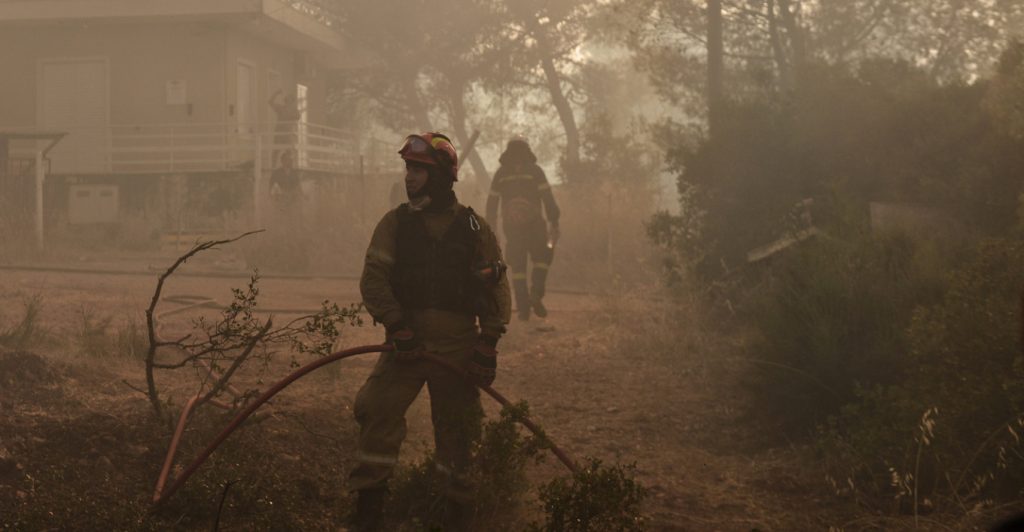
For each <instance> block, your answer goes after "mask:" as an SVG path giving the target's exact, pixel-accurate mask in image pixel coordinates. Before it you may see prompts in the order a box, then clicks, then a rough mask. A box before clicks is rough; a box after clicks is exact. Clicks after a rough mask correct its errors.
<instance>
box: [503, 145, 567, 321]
mask: <svg viewBox="0 0 1024 532" xmlns="http://www.w3.org/2000/svg"><path fill="white" fill-rule="evenodd" d="M499 161H500V162H501V166H500V167H499V168H498V171H497V172H495V174H494V180H493V181H492V182H491V193H490V195H489V196H488V197H487V220H489V221H491V222H492V223H493V222H494V220H496V219H497V215H498V205H499V203H500V205H501V224H502V230H503V231H504V233H505V252H506V254H507V259H508V266H509V270H510V275H511V277H512V289H513V291H514V292H515V296H516V309H517V311H518V315H519V319H521V320H528V319H530V311H531V309H532V310H533V313H534V314H536V315H537V317H540V318H546V317H547V315H548V310H547V308H545V307H544V291H545V288H546V284H547V278H548V269H549V268H550V267H551V261H552V260H553V259H554V257H555V243H557V242H558V237H559V230H558V215H559V211H558V205H557V204H556V203H555V197H554V195H552V193H551V185H550V184H549V183H548V179H547V177H546V176H545V175H544V170H542V169H541V168H540V166H537V157H536V156H535V155H534V154H533V151H532V150H530V145H529V144H527V142H526V140H525V139H523V138H521V137H516V138H513V139H512V140H510V141H509V143H508V145H507V147H506V148H505V152H504V153H502V154H501V158H500V159H499ZM542 205H543V210H544V211H545V212H546V214H547V222H546V223H545V220H544V214H543V213H542V212H541V206H542ZM528 262H532V264H531V266H532V279H531V283H530V284H529V285H528V284H527V282H526V281H527V279H526V274H527V263H528Z"/></svg>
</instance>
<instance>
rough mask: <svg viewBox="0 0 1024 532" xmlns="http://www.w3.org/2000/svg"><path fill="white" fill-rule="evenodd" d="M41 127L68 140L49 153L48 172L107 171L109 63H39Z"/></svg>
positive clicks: (99, 60) (56, 61)
mask: <svg viewBox="0 0 1024 532" xmlns="http://www.w3.org/2000/svg"><path fill="white" fill-rule="evenodd" d="M39 77H40V84H39V91H40V93H41V94H40V97H39V119H38V122H39V127H40V128H41V129H45V130H56V131H65V132H67V133H68V136H67V137H65V138H64V140H62V141H61V142H60V144H58V145H57V147H56V148H54V150H53V151H52V152H50V160H51V166H50V171H51V172H52V173H55V174H74V173H90V172H104V171H107V169H108V167H109V164H108V157H107V156H108V153H109V145H108V142H109V140H108V139H109V131H108V128H109V120H110V118H109V117H110V107H109V102H108V98H107V94H108V87H107V79H108V78H107V61H106V60H105V59H81V60H78V59H70V60H55V61H43V62H42V63H41V65H40V73H39Z"/></svg>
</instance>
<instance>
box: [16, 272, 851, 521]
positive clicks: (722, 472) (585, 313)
mask: <svg viewBox="0 0 1024 532" xmlns="http://www.w3.org/2000/svg"><path fill="white" fill-rule="evenodd" d="M188 268H189V266H188V265H186V267H185V269H186V271H187V270H188ZM155 281H156V273H154V274H152V275H101V274H76V273H53V272H32V271H18V270H4V271H0V330H2V329H3V328H4V327H10V326H12V325H13V324H14V323H16V322H17V320H18V319H19V318H20V316H21V314H22V313H23V304H22V303H23V301H24V300H25V298H29V297H33V296H36V297H39V298H40V301H41V302H42V313H41V317H40V319H41V323H42V325H43V326H44V327H45V328H46V330H47V332H46V336H47V339H46V341H45V342H44V343H43V344H42V345H39V346H36V347H34V348H33V349H32V351H33V352H36V353H39V354H41V355H43V360H44V361H45V364H44V367H43V369H40V370H38V371H37V372H36V373H40V372H41V373H40V376H36V377H33V375H35V373H31V372H29V373H26V372H28V369H25V368H23V367H22V366H24V365H26V364H28V363H26V362H24V360H26V359H24V358H22V359H18V360H19V361H20V362H18V364H19V366H18V367H7V368H6V370H7V372H8V374H9V375H10V376H11V378H12V379H13V380H16V381H19V382H18V383H15V384H16V385H14V384H12V383H10V382H9V383H4V382H0V526H2V527H9V528H11V529H19V528H26V527H27V526H33V527H34V525H36V524H40V523H43V524H45V525H46V526H52V527H53V528H55V529H62V528H67V527H68V526H71V527H72V528H79V529H92V528H93V527H96V526H101V525H102V524H108V525H111V526H112V527H113V528H116V529H135V528H164V527H166V526H168V525H173V526H176V527H183V528H193V527H194V528H207V529H209V519H210V516H211V515H213V513H214V511H215V508H214V507H215V506H216V501H210V500H199V499H197V497H199V495H198V493H199V492H195V493H191V492H188V491H187V490H186V492H184V494H183V497H182V499H183V501H184V502H182V503H180V505H178V506H173V507H172V509H171V510H170V511H168V512H166V513H164V514H160V515H158V516H157V517H156V518H153V517H151V516H148V515H147V514H146V509H147V507H146V503H147V501H148V499H149V497H150V496H151V493H152V486H153V482H154V481H155V479H156V475H157V472H158V471H159V467H160V462H161V460H162V458H163V454H164V452H165V450H166V443H167V442H166V434H167V429H166V427H163V426H160V425H158V424H156V423H155V422H153V421H152V420H149V418H148V417H147V409H148V404H147V402H146V400H145V398H144V397H143V396H142V395H141V394H140V393H138V392H137V391H135V390H132V389H131V387H130V386H129V384H130V385H132V386H136V387H142V386H143V385H144V379H143V372H142V365H141V362H140V361H139V360H135V359H131V358H128V357H126V356H124V355H123V354H118V353H108V354H107V355H106V356H92V357H85V356H83V355H81V354H77V352H78V351H79V348H78V346H77V345H76V340H75V338H76V334H77V333H76V330H77V329H76V328H77V327H79V324H80V323H81V321H82V316H83V314H85V315H91V316H112V317H113V318H114V319H113V321H112V323H113V324H114V326H115V327H116V326H119V325H118V324H124V323H127V321H129V320H138V321H139V322H140V323H141V320H142V310H143V309H144V308H145V307H146V306H147V305H148V303H149V299H150V297H151V296H152V291H153V288H154V286H155ZM244 282H245V279H244V278H237V279H225V278H201V277H184V276H180V277H174V278H172V279H171V280H170V281H169V283H168V285H167V288H166V291H165V294H166V295H182V294H187V295H206V296H210V297H214V298H216V299H217V300H218V301H219V302H221V303H226V302H227V301H228V299H229V297H230V288H231V287H241V286H243V284H244ZM260 286H261V294H260V306H261V307H263V308H271V309H275V310H276V312H277V318H276V319H278V320H280V319H283V318H285V317H286V316H287V315H288V314H287V313H285V312H283V310H285V309H307V310H312V309H316V308H317V307H318V306H319V302H320V301H322V300H324V299H331V300H332V301H336V302H338V303H342V304H344V303H350V302H354V301H357V300H358V287H357V284H356V283H355V282H353V281H351V280H326V279H319V280H317V279H313V280H298V279H264V280H262V281H261V283H260ZM608 305H609V303H608V299H607V298H597V297H590V296H584V295H579V294H560V293H555V294H552V295H551V296H550V297H549V300H548V306H549V308H550V309H551V316H550V317H549V319H548V320H547V323H546V324H547V325H549V326H551V327H553V328H554V330H553V331H548V332H538V331H537V330H536V327H535V325H536V321H531V322H528V323H521V322H514V323H513V324H512V327H511V330H510V332H509V334H508V335H507V337H506V338H505V339H504V340H503V341H502V343H501V345H500V346H499V348H500V351H501V358H500V368H499V374H498V380H497V382H496V384H495V387H496V388H497V389H499V390H500V391H502V392H503V393H505V394H506V395H507V396H508V397H510V398H511V399H512V400H513V401H517V400H526V401H528V402H529V404H530V410H531V412H532V415H533V417H534V419H535V420H536V421H537V422H538V423H539V424H541V425H542V426H543V427H544V428H545V429H546V430H547V432H548V434H549V435H550V437H551V438H552V439H553V440H554V441H555V442H557V443H558V444H559V445H561V446H562V447H563V448H564V449H565V450H567V451H568V452H569V453H570V454H571V455H572V456H574V457H575V458H576V459H577V460H582V459H583V458H584V457H596V458H600V459H601V460H603V461H605V462H606V463H624V464H633V463H635V464H636V475H637V479H638V480H639V481H640V482H641V483H642V484H644V485H645V486H647V487H648V488H649V489H650V495H649V497H648V499H647V502H646V505H645V508H644V510H645V513H646V514H647V515H648V517H649V519H650V521H649V524H650V528H651V529H654V530H694V531H713V530H723V531H731V530H827V529H828V528H829V526H830V525H839V524H842V522H843V520H844V519H847V517H845V516H847V515H849V514H848V511H849V508H848V506H846V505H845V503H842V502H840V501H837V500H835V499H834V498H833V497H831V495H830V494H829V493H828V490H827V489H826V487H825V484H824V482H823V480H822V474H821V473H820V469H819V468H818V466H817V465H816V464H815V463H814V461H813V458H811V456H812V454H811V453H810V452H809V451H808V450H806V449H803V448H799V447H794V446H789V445H786V444H783V443H780V442H779V440H778V438H777V437H775V436H772V435H771V434H769V431H770V430H771V428H770V427H769V426H768V424H767V423H765V422H764V421H762V420H759V419H758V418H757V417H756V416H753V415H751V414H750V412H751V410H750V409H749V404H750V401H751V399H752V398H751V397H749V396H748V395H747V394H746V392H745V391H744V389H745V388H744V386H743V385H742V382H743V378H744V372H745V371H748V370H749V368H745V367H742V366H741V365H737V364H736V363H726V362H724V361H723V359H722V358H721V357H720V355H722V353H721V352H720V351H728V350H731V349H736V346H735V345H731V344H730V343H729V342H726V341H722V342H712V343H710V344H705V345H701V344H700V343H695V344H693V345H679V346H678V347H676V348H674V349H668V350H664V349H662V350H652V349H646V348H643V347H631V346H630V345H629V343H628V340H629V339H630V338H631V336H630V335H631V334H636V332H635V331H634V329H635V328H636V325H637V324H638V323H640V320H645V319H648V318H647V317H646V316H644V315H633V316H630V317H628V318H624V317H622V316H620V315H618V314H615V313H609V312H608V311H607V307H608ZM174 307H175V305H174V304H172V303H167V304H165V305H163V306H161V307H160V310H170V309H173V308H174ZM203 312H206V313H207V314H209V315H211V316H212V315H215V312H211V311H203ZM194 315H196V314H195V313H191V314H181V315H176V316H174V317H173V318H168V322H169V325H168V330H169V331H170V332H173V331H177V330H185V328H186V325H187V318H188V316H194ZM171 322H173V323H171ZM677 326H679V327H687V326H688V325H687V324H686V323H679V324H678V325H677ZM643 330H648V331H650V330H656V328H651V327H646V328H644V329H643ZM382 336H383V331H382V329H381V328H380V327H372V326H371V325H370V324H367V326H364V327H362V328H356V329H351V330H347V331H346V332H345V333H344V335H343V338H342V341H341V344H342V345H340V346H339V347H349V346H354V345H361V344H369V343H378V342H379V341H380V340H381V338H382ZM287 358H288V357H287V356H283V357H281V358H280V362H279V363H276V364H274V365H272V366H271V367H270V368H268V370H267V373H266V374H265V377H264V378H265V380H266V381H267V382H270V381H274V380H277V378H279V377H281V376H284V375H286V374H287V372H288V371H289V368H288V366H287ZM11 360H13V359H11ZM300 360H301V359H300ZM373 363H374V357H373V356H372V355H369V356H363V357H358V358H356V359H350V360H346V361H342V362H341V363H339V364H337V365H335V366H334V367H328V368H325V369H323V370H321V371H320V372H319V374H313V375H311V376H309V377H307V378H306V379H304V380H302V381H299V382H298V383H296V384H295V385H293V386H292V387H291V388H289V389H288V390H286V391H285V392H283V393H282V394H280V395H279V396H278V398H277V399H276V400H275V401H274V402H273V405H272V408H271V410H272V412H273V414H272V415H271V417H269V418H267V419H265V420H264V421H262V422H261V423H260V424H259V432H258V433H259V435H260V437H259V438H258V439H255V438H252V437H247V436H245V435H244V433H245V432H246V431H242V433H243V435H241V436H238V437H237V438H235V440H237V441H234V443H231V444H229V445H227V446H226V448H227V449H226V450H225V452H224V453H223V456H224V457H223V458H222V459H220V460H218V459H217V455H215V458H214V459H213V460H211V461H210V462H209V463H208V464H207V465H206V466H204V467H205V468H206V469H205V470H204V474H205V475H207V477H204V476H203V474H200V475H197V482H200V483H202V482H204V481H203V480H202V479H203V478H209V479H211V480H209V482H210V483H213V482H215V481H214V480H213V479H215V478H228V477H231V474H227V473H225V474H223V475H222V476H217V475H215V474H214V473H213V472H211V471H210V470H211V469H212V470H217V469H218V468H221V469H222V470H223V469H228V470H232V469H231V468H232V467H236V469H233V470H232V471H235V472H236V473H237V476H235V477H232V478H233V479H234V480H235V481H236V485H237V486H240V487H236V488H233V489H235V490H236V493H239V494H246V495H252V494H253V493H255V495H253V497H254V498H255V499H258V500H259V501H262V502H260V503H259V504H256V505H255V506H253V505H250V506H249V507H247V508H245V509H244V511H245V512H249V513H250V514H251V512H257V514H258V513H259V512H260V511H265V512H271V513H272V512H273V511H281V510H280V507H281V506H282V505H284V506H285V508H284V511H285V512H287V513H289V514H299V515H298V517H294V524H295V526H299V527H303V528H308V529H329V528H332V527H334V526H335V524H336V523H340V520H341V518H342V515H341V514H342V513H343V512H344V510H345V508H346V507H347V506H348V505H349V504H350V500H349V499H348V498H347V496H346V495H344V478H345V474H346V473H347V471H348V469H349V468H350V467H351V465H352V462H351V454H352V452H353V451H354V449H353V443H354V435H355V431H356V427H355V423H354V421H353V420H352V417H351V405H352V401H353V400H354V397H355V394H356V391H357V390H358V388H359V386H360V384H361V383H362V382H363V380H364V379H365V378H366V375H367V374H368V372H369V370H370V368H371V367H372V365H373ZM26 367H27V366H26ZM3 369H4V368H3V365H2V364H0V379H2V377H3V376H4V374H3V372H2V370H3ZM158 378H159V379H160V384H161V387H162V390H164V391H165V392H167V393H169V394H170V395H171V397H172V400H173V405H174V406H173V408H175V409H177V408H180V405H181V404H182V403H183V402H184V400H185V398H187V397H188V395H189V393H190V390H194V382H195V380H194V375H190V374H188V372H187V371H183V372H179V373H178V374H175V375H167V374H166V372H165V373H164V374H161V375H160V376H159V377H158ZM242 378H243V381H242V382H243V383H244V382H248V383H249V384H251V385H252V386H253V387H259V385H258V384H257V383H256V381H255V380H254V379H255V377H254V376H253V375H243V377H242ZM244 379H249V381H245V380H244ZM263 386H266V384H264V385H263ZM485 404H487V408H488V410H489V412H490V414H491V415H493V414H494V413H496V411H497V408H496V406H495V404H494V403H493V402H491V401H490V400H489V399H486V398H485ZM407 418H408V422H409V437H408V440H407V443H406V445H405V447H404V448H403V460H404V461H409V462H411V461H415V460H418V459H419V458H421V457H422V456H423V454H424V453H425V452H427V451H428V450H429V449H430V448H431V447H432V435H431V428H430V421H429V419H430V418H429V408H428V403H427V397H426V390H424V392H423V394H422V395H421V397H420V398H419V399H418V400H417V402H416V403H415V404H414V405H413V407H412V409H411V410H410V412H409V414H408V416H407ZM223 422H225V420H224V419H222V418H220V417H217V414H210V419H208V420H207V423H208V424H212V425H216V424H218V423H220V424H222V423H223ZM249 432H250V436H251V434H254V433H255V432H254V431H252V430H250V431H249ZM194 434H195V432H190V433H189V434H186V443H185V444H184V445H183V448H182V451H181V455H180V456H179V462H181V461H184V460H185V459H187V458H188V457H189V456H192V455H194V453H195V452H196V451H197V450H198V449H199V448H201V446H202V445H204V444H205V442H203V441H191V440H189V436H190V435H194ZM193 439H195V438H193ZM232 445H233V446H232ZM257 448H258V449H260V451H259V452H256V451H253V449H257ZM254 453H255V454H256V456H255V457H254V456H253V454H254ZM249 460H260V461H262V462H261V463H260V465H259V470H261V471H264V472H266V478H263V477H261V478H258V479H254V478H251V477H248V478H247V477H246V475H250V474H251V470H250V469H246V468H245V467H243V466H245V465H246V464H245V463H244V462H246V461H249ZM249 465H251V464H249ZM560 474H565V471H564V470H563V469H562V467H561V465H560V464H559V463H558V462H557V461H556V460H554V458H553V457H551V458H550V459H548V460H546V461H545V462H544V463H542V464H540V465H537V466H532V467H531V472H530V475H531V478H532V479H534V480H535V481H537V483H540V482H543V481H546V480H548V479H550V478H551V477H552V476H553V475H560ZM259 490H265V493H264V494H263V495H261V494H260V492H259ZM278 490H280V491H287V493H290V494H294V495H295V497H294V498H290V497H289V496H286V495H277V494H276V493H277V491H278ZM190 493H191V495H190ZM239 496H241V495H239ZM268 501H269V504H271V505H272V504H274V503H275V502H276V504H278V509H276V510H270V509H268V508H269V506H266V505H267V504H268ZM295 501H300V502H297V503H296V502H295ZM75 504H79V506H78V507H77V508H76V507H75V506H74V505H75ZM260 504H262V505H263V506H260ZM292 504H295V506H294V507H291V506H289V505H292ZM68 505H71V507H72V508H76V510H75V512H70V511H69V510H67V509H66V508H67V507H68ZM536 506H537V505H536V504H535V503H531V504H529V505H527V507H526V508H524V511H523V514H524V515H523V522H527V521H528V520H531V519H533V520H535V519H537V518H539V510H538V509H537V507H536ZM118 507H120V508H119V509H118ZM198 507H201V508H202V509H203V511H204V512H205V513H204V514H203V515H204V517H202V518H190V517H188V516H189V514H190V512H194V511H197V510H195V509H196V508H198ZM112 508H113V509H112ZM844 508H845V510H844ZM242 512H243V509H242V508H235V507H234V506H233V503H232V502H231V500H230V498H229V502H228V504H227V505H226V509H225V510H224V512H223V513H222V516H221V517H222V523H223V525H222V528H223V529H225V530H228V529H230V528H231V523H232V521H233V520H234V522H235V523H236V525H235V527H236V529H243V528H246V526H241V528H238V527H239V526H240V525H238V524H237V523H249V525H247V526H253V527H256V528H258V527H259V526H260V525H259V521H246V519H249V517H242V515H243V513H242ZM179 514H180V515H179ZM250 514H244V515H250ZM268 515H269V514H268ZM154 519H156V520H154ZM190 519H191V520H190ZM252 523H256V524H252ZM76 524H77V525H81V526H76ZM511 526H518V525H511Z"/></svg>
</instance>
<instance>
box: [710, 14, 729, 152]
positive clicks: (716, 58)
mask: <svg viewBox="0 0 1024 532" xmlns="http://www.w3.org/2000/svg"><path fill="white" fill-rule="evenodd" d="M707 18H708V28H707V30H708V45H707V52H708V93H707V98H708V133H709V136H710V137H711V138H715V136H716V135H717V134H718V129H719V126H720V123H721V120H722V118H721V117H722V105H723V104H724V103H725V83H724V81H723V79H722V76H723V73H724V68H725V67H724V63H725V60H724V45H723V43H722V0H708V4H707Z"/></svg>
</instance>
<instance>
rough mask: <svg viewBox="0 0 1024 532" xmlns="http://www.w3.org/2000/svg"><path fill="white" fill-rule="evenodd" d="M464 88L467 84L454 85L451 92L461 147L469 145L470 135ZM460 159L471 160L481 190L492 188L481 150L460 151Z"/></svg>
mask: <svg viewBox="0 0 1024 532" xmlns="http://www.w3.org/2000/svg"><path fill="white" fill-rule="evenodd" d="M464 89H465V85H463V84H461V83H460V84H458V85H457V86H453V87H452V90H451V91H450V92H449V99H450V100H451V101H450V104H451V105H450V107H451V109H450V112H451V122H452V129H454V130H455V138H456V139H458V141H459V148H460V149H462V148H464V147H466V146H468V145H469V137H470V135H469V132H468V131H467V130H466V103H465V101H464V100H463V98H464V97H465V90H464ZM459 159H460V160H462V161H466V160H468V161H469V165H470V166H471V167H472V168H473V174H474V175H475V176H476V183H477V185H478V186H479V188H480V191H481V192H483V193H487V191H488V190H490V188H491V176H490V174H489V173H487V166H486V165H485V164H484V160H483V159H481V158H480V152H478V151H477V150H475V149H474V150H473V151H471V152H469V153H459ZM461 164H462V163H460V165H461Z"/></svg>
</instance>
